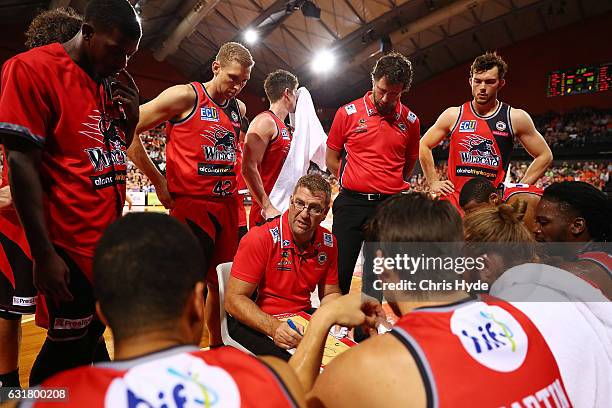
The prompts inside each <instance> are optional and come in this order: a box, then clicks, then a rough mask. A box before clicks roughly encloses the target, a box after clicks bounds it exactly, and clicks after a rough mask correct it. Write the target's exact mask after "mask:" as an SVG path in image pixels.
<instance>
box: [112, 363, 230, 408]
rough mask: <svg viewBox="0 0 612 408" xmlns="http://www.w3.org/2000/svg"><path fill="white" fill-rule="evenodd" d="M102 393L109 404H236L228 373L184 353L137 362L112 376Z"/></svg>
mask: <svg viewBox="0 0 612 408" xmlns="http://www.w3.org/2000/svg"><path fill="white" fill-rule="evenodd" d="M105 394H106V395H104V396H103V398H104V403H105V404H104V405H105V406H109V407H133V408H136V407H228V408H239V407H240V391H239V390H238V386H237V384H236V382H235V381H234V379H233V378H232V377H231V375H230V374H229V373H228V372H227V371H225V370H224V369H223V368H221V367H217V366H213V365H208V364H207V363H206V361H204V360H203V359H201V358H198V357H195V356H191V355H188V354H179V355H174V356H170V357H165V358H159V359H155V360H152V361H149V362H145V363H141V364H138V365H137V366H135V367H133V368H130V369H129V370H127V372H126V373H125V374H124V375H122V376H121V377H118V378H115V379H114V380H113V381H112V382H111V383H110V385H109V386H108V388H107V389H106V393H105Z"/></svg>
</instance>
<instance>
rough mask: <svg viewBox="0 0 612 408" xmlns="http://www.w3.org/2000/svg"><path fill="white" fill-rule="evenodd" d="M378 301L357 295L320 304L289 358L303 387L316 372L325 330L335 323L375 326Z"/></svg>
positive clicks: (307, 384) (315, 376)
mask: <svg viewBox="0 0 612 408" xmlns="http://www.w3.org/2000/svg"><path fill="white" fill-rule="evenodd" d="M376 307H378V308H380V304H379V303H378V302H376V301H373V300H367V301H366V303H362V300H361V296H360V294H352V295H346V296H340V297H337V298H336V299H335V300H334V301H332V302H328V303H327V304H325V305H321V307H320V308H319V310H317V311H316V312H315V313H314V314H313V315H312V318H311V319H310V321H309V323H308V328H307V329H306V333H305V334H304V338H303V339H302V341H301V342H300V345H299V346H298V348H297V350H296V351H295V353H294V354H293V356H292V357H291V359H290V360H289V365H290V366H291V367H293V369H294V370H295V372H296V374H297V376H298V378H299V379H300V382H301V383H302V386H303V387H304V390H305V391H306V392H308V391H310V390H311V389H312V386H313V384H314V381H315V379H316V378H317V375H318V374H319V367H321V359H322V358H323V350H324V348H325V347H324V346H325V341H326V339H327V334H328V333H329V329H330V328H331V327H332V326H333V325H335V324H339V325H341V326H346V327H355V326H360V325H364V324H365V325H366V326H368V327H375V326H376V313H375V312H374V310H375V308H376Z"/></svg>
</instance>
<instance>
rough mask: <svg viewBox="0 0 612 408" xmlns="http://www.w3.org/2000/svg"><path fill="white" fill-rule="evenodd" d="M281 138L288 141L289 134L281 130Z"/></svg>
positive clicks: (285, 130)
mask: <svg viewBox="0 0 612 408" xmlns="http://www.w3.org/2000/svg"><path fill="white" fill-rule="evenodd" d="M281 137H282V138H283V140H289V132H288V131H287V129H284V128H283V129H281Z"/></svg>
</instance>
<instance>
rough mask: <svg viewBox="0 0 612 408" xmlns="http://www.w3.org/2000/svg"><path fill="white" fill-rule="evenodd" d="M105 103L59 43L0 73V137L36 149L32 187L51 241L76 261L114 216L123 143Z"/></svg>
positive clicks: (119, 203)
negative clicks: (40, 194) (39, 195)
mask: <svg viewBox="0 0 612 408" xmlns="http://www.w3.org/2000/svg"><path fill="white" fill-rule="evenodd" d="M114 116H116V112H114V108H113V107H112V104H111V102H110V98H109V97H108V96H107V95H106V93H105V92H104V87H103V86H101V85H100V84H98V83H96V82H95V81H94V80H93V79H92V78H91V77H89V76H88V75H87V74H86V73H85V71H83V70H82V69H81V68H80V67H79V66H78V65H76V64H75V63H74V61H73V60H72V59H71V58H70V57H69V56H68V54H67V53H66V51H65V49H64V47H63V46H62V45H61V44H58V43H54V44H50V45H47V46H44V47H38V48H34V49H32V50H30V51H28V52H25V53H22V54H19V55H16V56H15V57H13V58H11V59H10V60H8V61H7V62H6V63H5V64H4V67H3V69H2V91H1V94H0V131H1V132H2V133H3V134H4V135H6V137H17V138H21V139H25V140H28V141H30V142H31V143H34V144H35V145H36V146H38V147H39V148H41V149H42V152H43V157H42V164H41V167H40V180H41V183H42V186H43V190H44V203H43V205H44V211H45V218H46V219H47V220H48V230H49V235H50V238H51V241H52V242H53V243H54V244H56V245H59V246H61V247H64V248H66V249H68V250H70V251H74V252H76V253H78V254H81V255H84V256H89V257H91V256H93V252H94V247H95V245H96V243H97V242H98V240H99V238H100V236H101V235H102V233H103V231H104V230H105V229H106V227H107V226H108V225H109V224H110V223H111V222H112V221H114V220H115V219H116V218H117V217H118V216H120V215H121V211H122V208H123V203H124V200H125V177H126V162H127V153H126V141H125V135H124V133H123V130H121V129H120V128H119V125H118V121H117V120H116V119H114V118H113V117H114Z"/></svg>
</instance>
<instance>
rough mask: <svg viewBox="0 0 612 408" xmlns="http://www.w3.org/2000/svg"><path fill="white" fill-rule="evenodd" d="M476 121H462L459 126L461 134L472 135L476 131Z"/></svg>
mask: <svg viewBox="0 0 612 408" xmlns="http://www.w3.org/2000/svg"><path fill="white" fill-rule="evenodd" d="M476 123H477V122H476V120H474V119H472V120H462V121H461V123H460V124H459V132H460V133H471V132H475V131H476Z"/></svg>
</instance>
